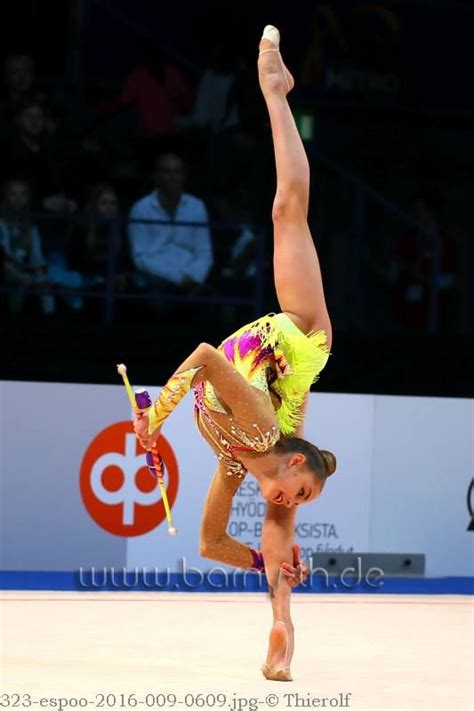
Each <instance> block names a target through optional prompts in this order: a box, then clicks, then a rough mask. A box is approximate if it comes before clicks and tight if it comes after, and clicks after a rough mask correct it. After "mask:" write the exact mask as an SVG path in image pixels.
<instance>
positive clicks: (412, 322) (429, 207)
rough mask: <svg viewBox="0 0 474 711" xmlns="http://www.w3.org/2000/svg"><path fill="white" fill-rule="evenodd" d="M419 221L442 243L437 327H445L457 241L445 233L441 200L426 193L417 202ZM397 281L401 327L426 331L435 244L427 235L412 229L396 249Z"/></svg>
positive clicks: (416, 213)
mask: <svg viewBox="0 0 474 711" xmlns="http://www.w3.org/2000/svg"><path fill="white" fill-rule="evenodd" d="M413 207H414V213H415V216H416V217H417V219H418V220H419V221H420V223H422V224H423V225H425V226H426V228H427V229H428V230H430V231H432V232H433V233H435V234H436V233H437V234H438V239H439V241H440V261H439V273H438V278H437V282H436V285H435V288H436V299H437V304H436V306H437V312H438V323H439V325H441V326H446V325H447V321H448V317H449V306H450V301H451V298H452V294H453V291H454V287H455V286H456V276H455V272H456V248H455V243H454V240H453V239H452V238H451V237H450V235H448V234H447V233H446V232H444V231H443V229H442V228H441V225H440V218H439V200H438V199H437V198H436V196H433V195H431V194H427V193H423V194H421V193H420V194H419V195H417V196H416V197H415V199H414V205H413ZM395 258H396V262H397V264H396V278H395V285H394V291H393V299H394V309H395V315H396V317H397V319H398V321H399V322H400V324H401V325H402V326H405V327H408V328H426V326H427V324H428V316H429V308H430V294H431V288H432V271H433V260H434V258H435V242H434V239H433V237H432V236H431V235H428V234H426V232H425V231H423V230H421V229H417V228H413V229H411V230H409V231H407V232H406V233H405V234H403V235H402V236H401V237H400V239H399V240H398V242H397V243H396V245H395Z"/></svg>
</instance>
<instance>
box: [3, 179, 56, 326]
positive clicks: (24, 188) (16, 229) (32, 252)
mask: <svg viewBox="0 0 474 711" xmlns="http://www.w3.org/2000/svg"><path fill="white" fill-rule="evenodd" d="M30 196H31V193H30V188H29V186H28V184H27V183H26V182H24V181H21V180H9V181H8V182H7V183H6V185H5V188H4V191H3V200H2V220H1V221H0V246H1V249H2V255H3V271H4V279H5V283H6V285H7V286H12V287H16V288H15V289H14V291H12V292H11V293H10V294H9V295H8V303H9V307H10V311H11V313H15V314H17V313H20V312H21V311H22V309H23V304H24V297H25V289H30V288H32V287H34V286H39V287H42V288H43V289H44V288H46V287H47V286H49V284H48V280H47V276H46V273H47V265H46V260H45V258H44V257H43V252H42V249H41V237H40V233H39V230H38V228H37V227H36V226H35V225H33V224H32V223H31V221H30V220H29V218H28V217H27V216H25V214H24V213H25V211H26V210H28V209H29V207H30V199H31V197H30ZM40 303H41V307H42V310H43V313H45V314H51V313H53V312H54V310H55V302H54V298H53V296H52V295H51V294H49V293H46V294H45V293H43V294H42V295H40Z"/></svg>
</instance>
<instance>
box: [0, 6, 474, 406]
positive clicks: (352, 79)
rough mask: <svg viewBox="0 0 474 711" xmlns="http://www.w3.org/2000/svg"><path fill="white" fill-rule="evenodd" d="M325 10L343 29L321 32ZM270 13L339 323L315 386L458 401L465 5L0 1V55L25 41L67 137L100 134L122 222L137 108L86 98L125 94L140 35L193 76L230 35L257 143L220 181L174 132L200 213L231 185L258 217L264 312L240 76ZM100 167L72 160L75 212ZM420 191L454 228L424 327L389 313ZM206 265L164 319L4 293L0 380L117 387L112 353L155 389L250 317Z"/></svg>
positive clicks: (256, 165)
mask: <svg viewBox="0 0 474 711" xmlns="http://www.w3.org/2000/svg"><path fill="white" fill-rule="evenodd" d="M327 8H330V13H332V14H331V16H332V18H333V19H334V18H336V21H337V23H338V26H339V30H340V35H339V36H338V34H337V32H334V30H333V29H331V20H329V21H328V12H327ZM266 23H272V24H276V25H278V26H279V27H280V28H281V32H282V50H283V52H284V55H285V58H287V63H288V65H289V66H290V68H291V70H292V72H293V73H294V75H295V78H296V81H297V88H296V90H295V92H294V94H293V95H292V97H291V102H290V103H291V105H292V108H293V110H294V112H295V115H296V116H297V120H298V122H299V121H300V119H301V116H302V115H304V116H306V117H308V116H309V117H310V118H312V120H313V131H312V134H311V136H310V137H309V138H308V140H307V141H306V148H307V152H308V155H309V158H310V163H311V170H312V201H311V209H310V224H311V227H312V231H313V235H314V237H315V241H316V244H317V247H318V253H319V255H320V259H321V264H322V270H323V277H324V281H325V285H326V292H327V299H328V305H329V309H330V314H331V316H332V318H333V324H334V330H335V333H334V343H333V356H332V358H331V359H330V361H329V364H328V366H327V367H326V369H325V371H324V373H323V375H322V377H321V381H320V384H319V385H318V387H319V388H321V389H323V390H325V391H341V392H374V393H393V394H420V395H445V396H457V397H468V396H472V395H473V393H474V387H473V362H474V344H473V323H474V318H473V317H474V289H473V284H472V277H473V265H474V248H473V219H472V205H473V201H474V141H473V131H472V129H473V122H474V114H473V110H474V99H473V97H474V93H473V89H472V78H471V66H472V33H473V30H474V8H473V5H472V3H471V2H449V3H448V2H434V1H432V2H428V1H425V2H421V1H420V2H409V1H407V2H404V1H402V0H400V1H399V2H391V3H388V2H382V1H380V2H374V3H359V2H355V1H353V2H331V3H315V2H309V1H302V2H298V3H288V2H271V3H270V2H259V3H255V2H254V3H250V2H240V3H238V4H234V3H227V2H217V1H215V2H194V3H191V2H173V3H172V2H155V3H150V2H145V0H140V1H138V0H135V1H134V2H133V3H132V2H130V1H127V0H116V1H115V2H108V1H105V0H96V1H94V0H84V1H83V2H81V1H80V0H76V2H72V1H71V2H67V1H62V0H57V1H55V2H52V1H49V2H48V1H46V2H40V0H36V1H33V0H31V1H29V2H27V1H26V0H21V1H17V2H15V3H11V4H10V3H9V4H8V7H7V5H6V4H4V6H3V9H2V22H1V23H0V49H1V52H2V55H3V56H4V57H6V56H8V55H9V54H11V53H15V54H16V53H25V54H28V55H29V56H31V57H33V58H34V60H35V64H36V73H37V76H38V80H39V82H40V85H41V86H42V88H43V89H44V90H45V91H46V92H47V93H49V94H50V95H51V96H54V97H55V103H56V107H57V111H58V113H59V115H60V123H61V126H62V127H63V128H64V133H65V135H67V136H68V139H67V140H68V141H69V142H70V143H71V144H72V143H73V142H76V143H77V142H80V141H81V140H82V139H83V137H84V136H91V135H93V136H94V138H95V139H97V140H98V142H99V143H100V145H101V149H103V151H105V153H106V155H107V156H109V159H108V160H109V162H112V163H113V164H114V171H115V172H114V173H113V175H114V177H116V176H117V175H119V176H121V181H120V182H118V183H117V186H118V190H119V194H120V198H121V211H122V215H123V217H124V218H126V215H127V213H128V209H129V207H130V205H131V204H132V203H133V202H134V201H135V200H137V199H138V198H139V197H141V196H142V195H143V194H144V193H145V192H146V190H147V189H148V188H146V189H145V186H147V185H148V184H149V182H148V179H149V176H148V175H146V174H145V173H144V172H143V171H142V172H140V164H134V165H135V172H133V171H132V178H127V179H125V178H123V175H124V174H127V173H126V171H123V170H121V168H123V165H125V164H127V165H128V164H129V163H130V161H131V162H132V163H133V155H134V153H133V138H132V137H133V135H134V132H135V130H136V116H135V114H134V112H133V111H127V112H125V113H122V114H121V115H118V116H113V117H111V118H110V119H107V121H106V122H105V124H104V123H103V122H102V123H97V121H96V116H95V107H97V106H98V105H99V104H100V103H101V102H102V101H105V100H106V99H108V98H110V97H111V96H114V95H116V94H117V93H118V92H119V91H120V88H121V87H122V86H123V82H124V79H125V77H126V75H127V74H128V73H129V72H130V71H131V70H132V69H133V68H134V67H135V66H136V65H137V64H138V63H139V62H140V60H141V56H142V50H143V47H144V45H146V44H147V43H149V42H150V41H153V42H154V43H156V44H158V45H159V46H160V47H161V49H162V50H163V52H164V55H165V57H166V61H167V62H169V63H170V64H172V65H174V66H176V67H178V68H179V69H180V71H181V72H182V73H183V76H185V77H186V80H187V81H188V82H189V84H190V85H191V86H192V87H193V88H194V89H196V87H197V85H198V82H199V78H200V76H201V74H202V72H203V71H204V69H205V68H206V66H207V65H208V63H209V61H210V56H211V49H212V47H213V45H214V44H215V42H216V41H217V40H219V39H225V40H226V42H227V43H228V48H229V52H231V53H232V52H235V53H236V55H237V56H238V57H239V60H241V63H242V66H244V67H246V68H247V73H246V74H245V78H246V81H247V82H248V84H247V87H248V92H247V105H246V107H247V110H248V117H247V118H248V121H249V128H248V130H249V133H250V135H251V136H252V138H253V140H254V141H255V145H256V146H257V147H258V150H256V151H254V152H253V157H252V159H251V160H250V161H249V163H248V165H247V164H244V166H243V169H242V171H241V172H240V173H239V171H237V173H236V175H235V176H233V180H234V182H232V181H230V182H229V183H228V184H227V185H226V186H225V187H224V188H222V186H221V185H219V175H217V174H216V163H215V162H213V161H212V160H209V161H207V162H206V161H203V160H202V155H201V154H200V153H199V151H196V149H195V145H194V144H193V143H192V141H191V142H190V141H189V137H188V136H183V137H182V140H183V144H182V148H183V151H182V152H183V153H184V155H185V157H186V159H187V161H188V164H189V182H188V189H189V192H191V193H193V194H195V195H198V196H199V197H201V198H202V199H203V200H204V201H205V202H206V204H207V206H208V208H209V211H210V215H211V219H213V220H218V219H220V218H221V215H220V214H219V210H218V209H217V207H216V206H217V204H218V200H217V198H218V197H222V194H221V193H222V192H225V191H227V192H226V194H225V197H226V198H227V199H228V200H230V201H232V200H233V199H235V200H236V201H237V198H236V197H235V196H236V195H237V194H239V195H240V194H243V195H244V196H245V199H246V200H247V202H246V206H247V209H248V210H250V212H251V215H252V221H253V222H254V223H255V224H257V225H261V226H262V228H263V229H264V231H265V232H266V258H265V270H264V276H265V286H264V303H263V307H264V311H270V310H275V309H277V308H278V307H277V304H276V301H275V295H274V292H273V288H272V282H271V222H270V220H269V218H270V215H271V202H272V194H273V190H274V185H275V177H274V169H273V166H272V156H271V142H270V135H269V129H268V125H267V122H266V116H265V111H264V106H263V101H262V99H261V98H260V96H259V93H258V86H257V83H256V72H254V70H253V62H254V60H255V55H256V47H257V43H258V39H259V36H260V34H261V29H262V27H263V26H264V25H265V24H266ZM315 23H316V24H317V23H319V25H318V27H319V30H320V33H321V47H322V52H321V57H320V62H319V65H318V67H319V68H318V69H317V71H313V74H312V76H308V70H307V64H305V62H306V59H307V55H308V49H309V46H310V43H311V40H312V37H313V32H314V27H315ZM305 67H306V68H305ZM318 71H319V74H318ZM309 74H310V72H309ZM206 145H207V144H206ZM190 146H191V147H190ZM199 146H200V150H202V143H200V144H199ZM205 155H206V156H208V153H206V154H205ZM131 156H132V158H131ZM87 170H90V171H91V172H90V174H88V173H87ZM94 170H96V168H95V167H94V168H93V169H92V168H90V167H89V168H86V169H85V170H84V174H81V176H80V181H81V182H80V184H79V179H78V180H77V181H76V183H75V184H74V185H73V188H71V189H72V192H74V191H75V194H73V195H72V197H74V198H75V199H76V200H77V202H78V205H79V211H78V212H80V209H81V206H82V205H83V204H84V201H85V194H86V192H87V188H88V187H89V186H90V184H92V183H93V182H96V181H97V179H98V178H99V177H100V178H102V177H103V176H102V175H96V174H94ZM128 175H130V173H128ZM3 177H4V179H5V178H6V177H8V176H5V175H4V176H3ZM106 177H107V178H109V176H106ZM71 184H72V183H71ZM358 186H359V189H362V192H363V217H362V218H361V217H360V212H358V207H357V206H358V205H359V208H360V203H357V189H358ZM361 186H363V187H362V188H361ZM367 187H370V189H371V190H372V191H373V193H372V192H370V190H367ZM249 194H250V197H249ZM419 195H422V196H424V198H426V196H428V199H429V200H432V202H434V203H436V219H437V225H438V228H439V230H440V231H441V232H442V233H443V234H446V235H448V239H449V244H450V249H452V251H453V254H454V257H453V260H452V262H451V264H450V265H449V269H448V271H449V272H450V274H451V276H452V286H451V287H450V289H448V292H447V293H448V296H447V298H446V300H445V301H446V303H444V302H443V305H442V308H439V309H438V313H437V316H436V319H435V320H434V322H433V319H430V316H429V314H428V313H427V314H424V316H423V318H422V319H421V321H420V322H417V323H415V324H413V323H408V322H404V321H403V318H401V317H400V314H399V313H398V312H397V309H396V307H394V298H393V288H394V287H393V281H392V282H390V278H389V277H388V276H387V275H388V274H390V273H391V270H393V269H394V268H396V266H397V263H398V265H399V263H400V259H402V257H400V254H401V251H402V252H403V249H401V248H400V240H403V237H404V235H405V236H406V235H409V234H410V232H413V231H414V230H415V231H416V229H417V228H416V226H415V225H414V224H412V223H410V222H409V219H408V218H409V217H410V216H411V217H412V218H413V219H415V220H416V219H419V215H417V214H416V209H415V198H416V197H417V196H419ZM384 201H385V202H384ZM38 219H40V218H38ZM239 221H240V220H239V216H238V215H237V217H236V222H239ZM40 223H41V225H43V222H41V219H40ZM44 224H45V225H46V222H45V223H44ZM44 231H45V233H46V234H47V231H48V227H47V226H45V227H44ZM224 232H225V230H224ZM230 232H231V231H230ZM42 235H43V227H42ZM234 236H235V235H234ZM43 237H44V235H43ZM227 238H229V239H230V235H227V234H225V235H224V237H223V236H222V234H221V232H219V230H214V231H213V239H214V244H215V247H216V249H217V251H219V249H220V243H219V244H217V246H216V242H217V241H218V240H222V241H223V242H225V239H227ZM397 245H398V246H397ZM405 258H406V255H405ZM397 260H398V262H397ZM394 265H395V267H394ZM220 266H222V263H218V266H217V271H218V269H219V268H220ZM442 271H443V269H442ZM213 276H214V279H215V284H216V285H217V286H216V287H215V288H216V293H217V295H218V299H217V302H216V303H212V304H209V303H203V304H196V303H180V304H170V305H169V309H167V311H166V313H163V312H160V313H156V311H154V310H153V309H152V308H150V306H149V304H148V302H147V300H146V299H135V300H132V301H129V302H127V301H126V300H123V301H120V303H119V304H117V306H116V308H115V309H114V313H113V318H112V319H109V320H108V321H106V320H104V310H103V304H102V301H101V300H100V299H95V300H90V301H88V300H87V299H86V304H87V305H86V308H85V310H84V313H82V314H81V315H79V316H78V315H77V314H70V313H69V312H68V311H67V309H63V310H59V312H58V313H57V314H55V316H54V318H47V319H46V318H43V317H42V316H41V314H39V313H38V311H37V308H36V307H35V305H34V304H32V305H31V306H29V307H28V308H26V309H25V311H24V313H22V314H21V316H15V317H13V316H12V315H11V314H9V312H8V309H7V306H6V304H5V303H4V302H2V304H1V312H0V318H1V322H0V338H1V343H2V345H1V355H0V378H2V379H21V380H30V379H31V380H48V381H73V382H74V381H77V382H110V383H115V382H117V377H116V373H115V368H114V364H115V363H116V362H120V361H125V362H126V363H127V364H128V366H129V370H130V373H131V377H132V378H133V380H134V381H136V382H138V381H140V382H154V383H160V382H163V381H165V379H166V378H167V377H168V376H169V374H170V373H171V372H172V371H173V370H174V369H175V367H176V366H177V365H178V364H179V362H181V360H183V359H184V357H185V356H186V355H187V354H188V352H190V351H191V350H192V349H193V348H194V347H195V345H197V343H199V342H200V341H202V340H207V341H209V342H211V343H214V344H216V345H217V344H218V343H219V342H220V341H221V340H222V339H223V338H224V337H225V336H226V335H227V334H228V333H230V332H231V331H232V330H234V329H236V328H237V327H239V326H240V325H242V324H243V323H245V321H248V320H250V319H252V318H253V317H254V310H253V308H252V306H251V305H249V306H241V307H239V306H235V305H234V306H232V305H229V304H226V303H225V294H224V296H223V297H222V298H220V296H219V295H221V294H222V291H221V290H220V288H219V286H218V285H219V274H218V273H214V275H213ZM249 293H250V292H249ZM252 293H253V292H252ZM219 299H220V301H219Z"/></svg>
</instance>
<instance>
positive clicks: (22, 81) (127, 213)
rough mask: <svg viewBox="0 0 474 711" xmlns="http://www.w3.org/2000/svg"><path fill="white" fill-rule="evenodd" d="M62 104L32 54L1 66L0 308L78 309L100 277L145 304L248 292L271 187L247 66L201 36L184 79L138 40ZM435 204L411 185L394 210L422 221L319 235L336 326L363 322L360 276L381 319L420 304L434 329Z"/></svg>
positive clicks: (442, 247)
mask: <svg viewBox="0 0 474 711" xmlns="http://www.w3.org/2000/svg"><path fill="white" fill-rule="evenodd" d="M310 49H311V48H310ZM313 63H314V62H313ZM308 66H309V60H308V61H307V62H306V63H303V69H302V71H303V73H304V72H306V74H305V75H304V76H305V77H306V83H308V81H309V79H308ZM311 66H312V65H311ZM77 102H78V99H77V97H71V96H68V95H65V94H64V93H61V91H59V90H57V91H55V90H54V89H51V87H48V85H47V84H46V83H45V82H44V81H42V77H41V76H38V75H37V71H36V67H35V61H34V58H33V57H32V56H29V55H28V54H22V53H18V54H10V55H9V56H7V57H6V58H5V59H4V62H3V89H2V94H1V98H0V151H1V155H2V160H1V162H0V180H1V185H2V187H1V204H0V251H1V252H0V253H1V260H0V261H1V281H2V285H3V286H4V287H5V286H6V287H8V289H7V290H5V289H3V293H2V295H1V302H0V303H1V308H2V311H4V313H8V314H10V316H13V315H18V314H22V313H41V314H43V315H44V316H45V317H51V316H54V315H55V314H56V313H57V312H58V311H59V312H60V313H62V314H64V313H67V314H78V315H81V314H82V315H83V316H84V317H89V316H90V315H91V314H93V313H96V310H94V307H91V306H90V303H93V304H95V305H96V304H97V303H98V300H97V299H96V300H95V301H91V302H90V301H89V297H90V295H91V294H92V295H94V294H96V295H97V294H100V293H102V292H104V290H105V289H106V287H107V282H108V281H110V280H111V281H112V288H113V291H114V292H115V293H116V294H119V295H120V294H121V295H128V294H131V295H135V296H136V295H137V294H138V295H140V294H141V295H146V296H149V297H150V298H149V299H148V304H149V307H150V308H152V309H155V310H159V309H163V308H164V306H163V305H164V304H166V303H167V301H166V300H167V298H168V297H170V296H177V295H178V296H185V297H188V298H189V300H190V302H191V301H196V299H197V300H199V298H201V297H214V298H216V299H217V300H218V299H221V300H222V301H223V302H225V300H226V298H228V297H229V296H239V297H250V298H252V295H253V293H254V290H255V280H256V279H258V278H259V277H260V276H261V272H262V269H263V270H264V271H265V272H266V273H267V275H268V274H269V273H270V271H271V250H269V249H267V250H266V255H265V260H264V263H261V262H258V260H257V253H258V240H259V239H260V234H261V230H264V229H267V230H268V229H271V225H269V224H268V218H269V215H270V207H271V199H272V193H273V190H274V181H275V178H274V168H273V164H272V149H271V141H270V135H269V131H268V124H267V119H266V114H265V111H264V105H263V102H262V100H261V98H260V96H259V92H258V86H257V83H256V76H255V67H254V64H253V59H248V58H246V57H244V56H243V55H242V54H241V55H239V52H234V53H231V52H229V51H228V47H226V44H225V42H222V41H217V42H216V43H215V44H214V46H213V47H212V50H211V51H210V52H209V61H208V66H207V67H206V68H205V69H204V71H203V72H202V73H201V74H200V76H199V77H198V78H196V77H189V76H188V75H186V73H185V72H184V71H182V70H181V69H179V68H178V67H177V66H174V64H173V63H172V62H171V61H170V60H169V59H168V58H167V57H166V56H165V55H164V54H163V52H162V50H161V49H160V48H159V47H158V46H156V45H153V44H151V43H148V44H147V43H145V45H144V47H143V56H142V60H141V62H140V63H139V64H138V66H136V67H135V68H133V69H132V71H130V73H129V74H128V76H126V77H124V81H123V86H122V87H121V88H120V89H119V88H117V89H116V90H111V89H108V90H106V89H104V90H103V91H102V93H101V96H99V97H95V98H94V101H88V102H87V104H86V105H82V106H80V107H79V110H78V103H77ZM313 170H314V171H315V173H316V176H315V177H314V180H316V181H317V180H318V177H317V166H313ZM313 175H314V173H313ZM317 199H318V200H322V199H323V198H320V197H319V196H317ZM442 202H443V200H442V195H439V194H436V191H433V190H431V191H418V192H417V193H416V194H414V195H413V200H412V204H411V205H409V206H408V209H409V212H410V213H411V214H412V215H413V216H414V217H415V218H416V219H417V220H418V221H419V223H420V225H424V227H425V229H422V227H416V226H415V225H412V226H411V227H407V226H406V225H403V224H402V223H400V225H399V232H398V234H393V235H392V236H391V239H390V241H388V242H387V241H385V242H384V245H385V246H384V248H383V249H382V250H380V248H379V245H378V246H377V247H376V248H375V249H374V248H373V247H372V246H371V241H370V239H365V236H364V235H363V236H362V238H361V235H354V234H353V230H351V229H350V227H348V228H347V229H342V230H332V232H331V233H329V230H326V233H324V230H323V234H322V236H321V252H322V256H323V260H322V261H323V271H324V277H325V283H326V285H327V292H328V299H329V303H330V308H332V312H333V314H334V319H335V322H336V326H337V327H339V328H352V327H362V328H364V327H370V323H369V322H370V321H371V318H372V312H371V313H370V314H368V313H367V310H366V309H365V307H364V305H363V304H362V305H361V304H359V303H358V302H362V301H364V302H366V301H367V299H366V297H365V296H364V293H365V292H366V291H367V290H368V292H369V293H370V285H371V284H372V285H373V284H376V285H377V284H378V287H379V291H378V292H377V293H380V289H382V290H383V293H384V294H385V305H384V311H383V314H382V315H381V319H382V320H383V319H385V321H387V314H389V318H390V320H391V322H392V323H393V324H394V325H395V326H397V325H398V326H400V327H404V328H412V329H423V328H424V327H425V326H426V324H427V322H428V320H429V318H430V312H431V311H432V310H433V308H435V310H436V318H437V321H438V324H439V325H440V326H442V327H448V326H449V323H450V322H451V321H452V314H453V309H455V302H456V293H457V288H458V285H459V272H460V262H461V261H462V258H461V257H460V255H459V250H458V249H457V241H456V239H454V238H453V235H451V234H450V233H449V228H447V227H446V225H445V224H443V209H442V207H443V206H442ZM316 209H317V208H316ZM351 219H352V218H351ZM318 221H319V222H320V221H321V220H320V216H317V217H316V218H315V229H317V225H318V224H319V222H318ZM349 223H350V219H349V220H348V224H349ZM318 238H319V235H318ZM267 244H268V243H267ZM434 268H435V272H436V278H435V281H433V273H434V272H433V269H434ZM270 281H271V280H270ZM109 286H110V285H109ZM433 288H434V289H435V293H434V295H433ZM271 299H272V297H270V299H269V301H270V302H271ZM376 301H377V303H380V299H379V298H378V297H377V298H376ZM453 303H454V306H453ZM433 304H434V306H433ZM271 305H272V306H273V305H274V304H273V302H271ZM375 310H377V309H375Z"/></svg>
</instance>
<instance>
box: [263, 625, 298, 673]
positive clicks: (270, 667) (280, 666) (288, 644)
mask: <svg viewBox="0 0 474 711" xmlns="http://www.w3.org/2000/svg"><path fill="white" fill-rule="evenodd" d="M293 643H294V632H293V626H292V625H291V623H288V624H286V623H285V622H283V621H282V620H278V621H277V622H275V623H274V624H273V627H272V631H271V632H270V639H269V647H268V654H267V661H266V662H265V664H264V665H263V667H262V674H263V676H264V677H265V679H270V680H272V681H293V677H292V676H291V671H290V662H291V658H292V656H293Z"/></svg>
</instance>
